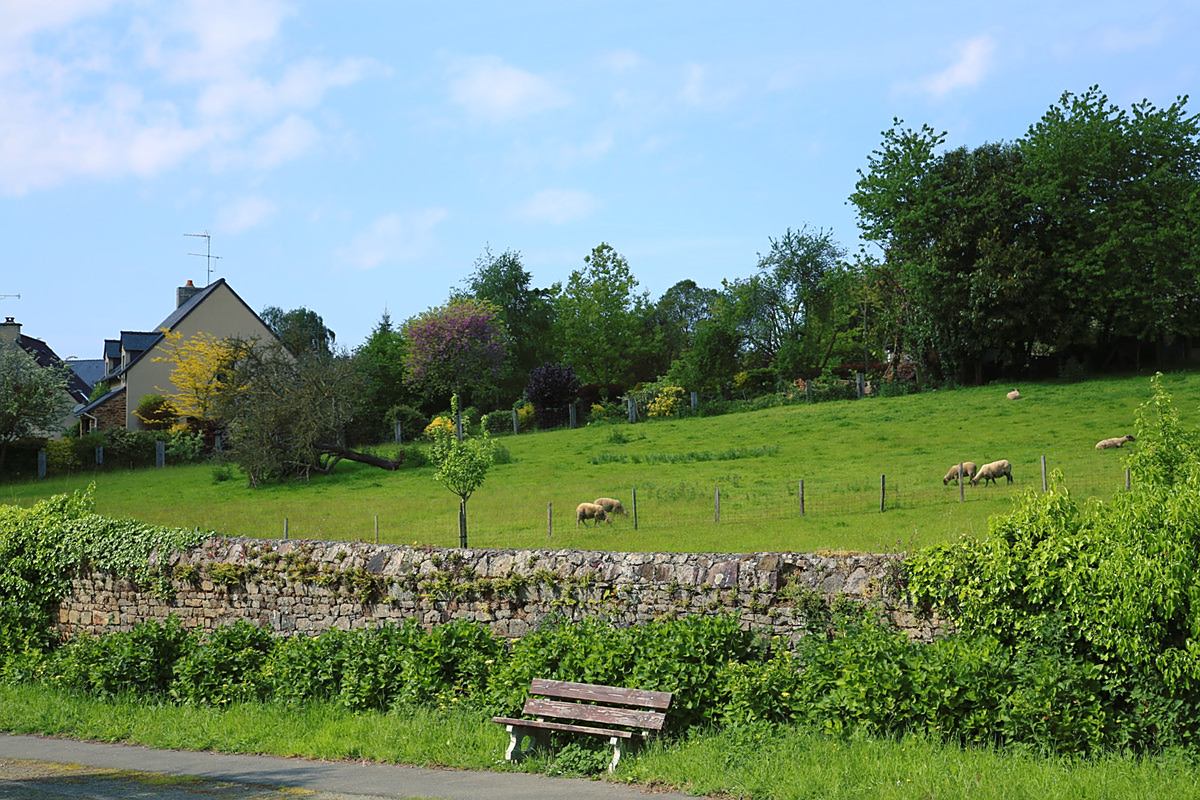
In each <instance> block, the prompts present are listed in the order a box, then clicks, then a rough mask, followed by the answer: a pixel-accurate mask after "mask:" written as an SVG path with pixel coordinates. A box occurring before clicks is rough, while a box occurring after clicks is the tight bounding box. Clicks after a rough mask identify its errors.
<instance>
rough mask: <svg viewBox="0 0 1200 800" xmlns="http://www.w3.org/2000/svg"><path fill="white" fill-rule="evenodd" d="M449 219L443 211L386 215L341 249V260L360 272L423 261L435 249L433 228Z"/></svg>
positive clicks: (447, 214)
mask: <svg viewBox="0 0 1200 800" xmlns="http://www.w3.org/2000/svg"><path fill="white" fill-rule="evenodd" d="M447 216H449V212H448V211H446V209H444V208H427V209H424V210H422V211H417V212H415V213H411V214H400V213H391V214H385V215H383V216H382V217H379V218H378V219H376V220H375V221H374V222H372V223H371V224H370V226H368V227H367V229H366V230H364V231H362V232H361V233H359V234H358V235H357V236H355V237H354V239H352V240H351V241H350V243H349V244H348V245H346V246H345V247H343V248H341V249H340V250H338V251H337V257H338V260H339V261H341V262H343V263H345V264H349V265H350V266H352V267H356V268H358V269H374V268H375V267H378V266H381V265H383V264H396V263H400V262H404V261H412V260H413V259H416V258H420V257H421V256H423V255H425V254H426V253H427V252H429V250H430V249H431V248H432V246H433V233H434V229H435V228H436V227H437V226H438V225H439V224H441V222H442V221H443V220H445V219H446V217H447Z"/></svg>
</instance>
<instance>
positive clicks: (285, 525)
mask: <svg viewBox="0 0 1200 800" xmlns="http://www.w3.org/2000/svg"><path fill="white" fill-rule="evenodd" d="M287 538H288V518H287V517H284V518H283V540H284V541H285V542H286V541H287Z"/></svg>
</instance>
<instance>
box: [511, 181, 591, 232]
mask: <svg viewBox="0 0 1200 800" xmlns="http://www.w3.org/2000/svg"><path fill="white" fill-rule="evenodd" d="M598 206H599V203H598V202H597V201H596V198H595V197H593V196H592V195H591V194H589V193H588V192H582V191H579V190H577V189H543V190H542V191H540V192H537V193H536V194H534V195H533V196H532V197H530V198H529V199H528V200H526V201H525V202H524V203H522V204H521V205H520V206H518V207H517V209H516V214H517V216H518V217H519V218H521V219H523V220H526V221H527V222H548V223H550V224H552V225H561V224H563V223H564V222H573V221H575V220H578V219H583V218H584V217H586V216H588V215H590V214H591V213H592V212H593V211H595V210H596V208H597V207H598Z"/></svg>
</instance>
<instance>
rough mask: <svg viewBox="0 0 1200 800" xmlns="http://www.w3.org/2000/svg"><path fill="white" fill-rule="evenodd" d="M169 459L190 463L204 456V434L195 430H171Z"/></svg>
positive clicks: (175, 461)
mask: <svg viewBox="0 0 1200 800" xmlns="http://www.w3.org/2000/svg"><path fill="white" fill-rule="evenodd" d="M166 451H167V452H166V455H167V461H169V462H170V463H172V464H189V463H192V462H195V461H199V460H200V459H201V458H203V456H204V435H203V434H201V433H199V432H194V431H187V430H182V431H171V432H170V433H168V434H167V446H166Z"/></svg>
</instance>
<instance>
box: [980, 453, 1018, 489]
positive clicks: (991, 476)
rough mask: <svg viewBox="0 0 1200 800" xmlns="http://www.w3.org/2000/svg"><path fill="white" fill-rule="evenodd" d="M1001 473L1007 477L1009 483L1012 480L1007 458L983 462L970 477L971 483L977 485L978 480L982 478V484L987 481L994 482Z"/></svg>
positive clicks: (985, 483) (1010, 466) (1010, 465)
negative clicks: (973, 475)
mask: <svg viewBox="0 0 1200 800" xmlns="http://www.w3.org/2000/svg"><path fill="white" fill-rule="evenodd" d="M1001 475H1003V476H1004V477H1006V478H1008V482H1009V483H1012V482H1013V476H1012V464H1010V463H1008V460H1007V459H1003V458H1002V459H1000V460H999V461H993V462H992V463H990V464H984V465H983V466H982V467H980V468H979V469H978V470H976V471H975V477H974V478H972V479H971V485H972V486H977V485H979V481H981V480H982V481H983V485H984V486H987V485H988V481H991V482H992V483H995V482H996V479H997V478H999V477H1000V476H1001Z"/></svg>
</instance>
